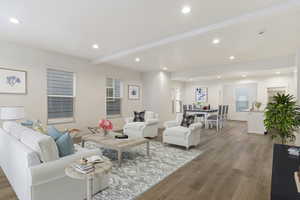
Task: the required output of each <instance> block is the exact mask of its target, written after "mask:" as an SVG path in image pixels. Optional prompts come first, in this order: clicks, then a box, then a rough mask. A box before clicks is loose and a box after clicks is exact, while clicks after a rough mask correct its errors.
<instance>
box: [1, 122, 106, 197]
mask: <svg viewBox="0 0 300 200" xmlns="http://www.w3.org/2000/svg"><path fill="white" fill-rule="evenodd" d="M75 148H76V152H75V153H74V154H73V155H69V156H66V157H63V158H59V156H58V150H57V147H56V144H55V142H54V140H53V139H52V138H51V137H49V136H47V135H43V134H41V133H39V132H36V131H33V130H31V129H28V128H25V127H23V126H21V125H19V124H17V123H16V122H4V123H3V128H0V166H1V168H2V170H3V171H4V173H5V175H6V177H7V179H8V180H9V182H10V184H11V186H12V188H13V190H14V191H15V193H16V195H17V196H18V198H19V199H20V200H54V199H55V200H69V199H70V200H83V199H84V198H85V196H86V195H85V194H86V186H85V184H86V183H85V181H81V180H76V179H71V178H69V177H67V176H66V175H65V171H64V169H65V167H66V166H67V165H69V164H70V163H72V162H74V161H75V160H78V159H80V158H81V157H82V156H91V155H96V154H100V153H101V152H100V151H99V150H88V149H83V148H81V147H79V146H76V147H75ZM108 179H109V174H107V175H103V176H101V177H96V178H95V179H94V193H97V192H99V191H100V190H103V189H105V188H106V187H108Z"/></svg>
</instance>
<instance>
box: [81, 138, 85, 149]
mask: <svg viewBox="0 0 300 200" xmlns="http://www.w3.org/2000/svg"><path fill="white" fill-rule="evenodd" d="M84 145H85V141H84V139H81V147H84Z"/></svg>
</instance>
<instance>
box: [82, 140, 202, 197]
mask: <svg viewBox="0 0 300 200" xmlns="http://www.w3.org/2000/svg"><path fill="white" fill-rule="evenodd" d="M86 147H87V148H99V147H98V146H97V145H96V144H95V143H92V142H87V143H86ZM101 150H102V152H103V154H104V155H105V156H107V157H109V158H110V159H111V160H112V162H113V168H112V172H111V177H110V180H109V188H108V189H106V190H104V191H102V192H100V193H98V194H96V195H95V197H94V199H96V200H98V199H99V200H102V199H106V200H131V199H135V198H136V197H138V196H139V195H140V194H142V193H144V192H145V191H147V190H148V189H150V188H151V187H152V186H154V185H155V184H157V183H159V182H160V181H161V180H163V179H164V178H166V177H167V176H168V175H170V174H171V173H173V172H174V171H176V170H177V169H178V168H180V167H182V166H183V165H184V164H186V163H188V162H190V161H191V160H193V159H194V158H196V157H197V156H198V155H200V154H201V153H202V152H201V151H200V150H198V149H193V148H192V149H190V150H189V151H186V150H184V149H181V148H177V147H174V146H164V145H163V144H161V143H160V142H154V141H151V142H150V157H148V156H147V155H146V145H140V146H138V147H135V148H132V149H131V150H130V151H129V152H125V153H124V154H123V162H122V166H121V167H118V163H117V160H116V155H117V154H116V152H114V151H112V150H107V149H103V148H101Z"/></svg>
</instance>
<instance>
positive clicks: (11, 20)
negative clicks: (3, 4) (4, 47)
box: [9, 17, 20, 24]
mask: <svg viewBox="0 0 300 200" xmlns="http://www.w3.org/2000/svg"><path fill="white" fill-rule="evenodd" d="M9 21H10V23H13V24H20V21H19V20H18V19H16V18H13V17H12V18H9Z"/></svg>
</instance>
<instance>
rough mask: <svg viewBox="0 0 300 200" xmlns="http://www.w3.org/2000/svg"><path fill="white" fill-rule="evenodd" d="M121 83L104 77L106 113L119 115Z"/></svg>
mask: <svg viewBox="0 0 300 200" xmlns="http://www.w3.org/2000/svg"><path fill="white" fill-rule="evenodd" d="M121 103H122V83H121V81H120V80H117V79H112V78H107V79H106V115H107V116H119V115H121Z"/></svg>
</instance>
